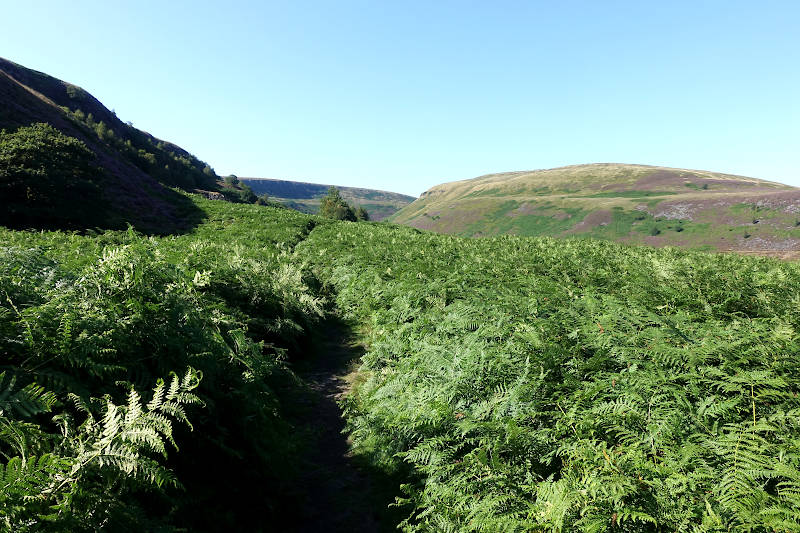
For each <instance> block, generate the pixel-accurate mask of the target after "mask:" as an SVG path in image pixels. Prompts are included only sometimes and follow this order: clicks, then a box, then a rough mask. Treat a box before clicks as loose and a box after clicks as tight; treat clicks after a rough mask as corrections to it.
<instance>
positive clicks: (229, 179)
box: [225, 174, 239, 186]
mask: <svg viewBox="0 0 800 533" xmlns="http://www.w3.org/2000/svg"><path fill="white" fill-rule="evenodd" d="M225 184H226V185H232V186H233V185H238V184H239V178H238V177H236V175H235V174H230V175H228V176H225Z"/></svg>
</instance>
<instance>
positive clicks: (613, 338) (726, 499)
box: [298, 225, 800, 532]
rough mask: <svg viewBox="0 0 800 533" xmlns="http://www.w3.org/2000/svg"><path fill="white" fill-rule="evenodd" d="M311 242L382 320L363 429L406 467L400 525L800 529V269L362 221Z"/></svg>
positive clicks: (363, 314) (356, 417)
mask: <svg viewBox="0 0 800 533" xmlns="http://www.w3.org/2000/svg"><path fill="white" fill-rule="evenodd" d="M364 243H366V244H367V245H366V246H364V245H363V244H364ZM298 249H299V251H300V252H301V253H302V254H303V256H304V257H308V258H309V260H312V261H314V267H315V272H317V275H318V277H320V278H321V279H325V280H327V281H328V282H329V283H330V284H331V285H332V287H333V288H334V289H335V291H336V301H337V305H338V307H339V309H340V310H341V312H343V313H344V314H345V315H346V316H347V317H349V318H350V319H351V320H354V321H356V322H358V323H361V324H363V325H364V327H365V328H366V331H367V335H368V340H369V343H370V346H371V349H370V351H369V352H368V353H367V354H366V355H365V356H364V358H363V362H364V366H363V367H362V376H363V379H362V382H361V383H360V385H359V386H358V387H357V389H356V390H355V392H354V393H353V394H352V395H351V396H350V397H349V399H348V402H347V404H346V405H347V412H348V414H349V430H350V432H351V435H352V438H353V439H354V441H355V443H356V446H357V448H358V449H359V450H360V451H361V452H362V453H364V454H366V455H368V456H370V457H371V458H372V459H373V460H374V461H375V462H376V463H377V464H381V465H383V466H384V467H385V468H388V469H395V470H397V471H401V472H405V475H406V478H407V480H408V481H407V483H406V484H405V485H404V486H403V490H404V495H405V497H404V498H403V499H401V504H402V505H404V506H405V508H406V510H407V511H408V512H409V517H408V519H407V520H406V521H405V522H404V523H403V524H402V526H403V530H405V531H784V532H788V531H797V530H798V528H800V521H799V520H798V518H799V517H798V513H797V509H798V508H800V499H798V494H800V419H798V412H799V411H798V410H799V409H800V399H799V397H798V395H799V393H800V390H798V389H800V382H799V381H798V376H800V368H799V367H798V365H800V362H799V361H800V359H798V357H797V350H798V345H797V328H798V327H800V323H798V319H797V314H796V312H795V310H794V306H795V304H794V303H793V302H795V301H796V300H797V299H798V298H800V271H798V267H797V266H796V265H792V264H780V263H776V262H772V261H766V260H753V259H747V258H740V257H736V256H730V255H706V254H701V253H693V252H683V251H678V250H675V249H664V250H656V249H652V248H632V247H625V246H621V245H617V244H612V243H604V242H600V241H580V240H569V241H555V240H552V239H526V238H515V237H503V238H497V239H479V240H465V239H460V238H455V237H448V236H441V235H432V234H425V233H420V232H416V231H414V230H410V229H409V230H401V229H399V228H396V227H376V226H363V225H350V226H347V227H342V226H325V227H320V228H317V229H315V230H314V231H313V232H312V233H311V235H310V236H309V238H308V239H307V240H306V241H304V242H303V243H301V244H300V245H299V247H298Z"/></svg>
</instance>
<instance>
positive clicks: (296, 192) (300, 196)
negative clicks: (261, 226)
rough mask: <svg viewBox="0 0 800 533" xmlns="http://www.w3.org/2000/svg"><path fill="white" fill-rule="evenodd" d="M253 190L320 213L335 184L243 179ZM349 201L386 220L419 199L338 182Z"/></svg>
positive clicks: (379, 218)
mask: <svg viewBox="0 0 800 533" xmlns="http://www.w3.org/2000/svg"><path fill="white" fill-rule="evenodd" d="M241 181H243V182H244V183H246V184H247V185H248V186H249V187H250V188H251V189H253V192H254V193H255V194H258V195H262V194H266V195H268V196H270V197H271V198H273V199H275V200H278V201H280V202H283V203H284V204H286V205H288V206H289V207H291V208H293V209H297V210H298V211H302V212H304V213H317V212H318V211H319V204H320V200H321V199H322V198H323V197H324V196H325V195H326V194H327V193H328V188H329V187H331V185H320V184H318V183H305V182H302V181H289V180H276V179H269V178H241ZM335 187H336V188H337V189H339V192H340V193H341V195H342V197H343V198H344V199H345V201H347V202H348V203H349V204H351V205H354V206H359V207H363V208H364V209H366V210H367V211H368V212H369V216H370V219H372V220H383V219H385V218H388V217H389V216H391V215H393V214H395V213H396V212H398V211H399V210H400V209H402V208H403V207H405V206H407V205H408V204H410V203H411V202H413V201H414V200H416V198H414V197H413V196H407V195H405V194H399V193H396V192H387V191H378V190H375V189H362V188H359V187H340V186H338V185H335Z"/></svg>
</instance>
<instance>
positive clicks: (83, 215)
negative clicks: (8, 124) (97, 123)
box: [0, 123, 106, 229]
mask: <svg viewBox="0 0 800 533" xmlns="http://www.w3.org/2000/svg"><path fill="white" fill-rule="evenodd" d="M94 160H95V155H94V153H93V152H92V151H91V150H89V148H87V147H86V145H85V144H84V143H82V142H81V141H79V140H78V139H75V138H74V137H69V136H67V135H64V134H63V133H61V132H59V131H58V130H56V129H55V128H53V127H52V126H50V125H48V124H44V123H39V124H34V125H32V126H29V127H23V128H20V129H19V130H17V131H16V132H14V133H9V132H6V131H5V130H4V131H2V132H0V207H2V209H0V224H4V225H6V226H9V227H16V228H26V227H36V228H52V227H64V228H68V229H82V228H87V227H91V226H93V225H99V224H102V223H103V220H104V218H105V216H104V213H105V211H106V208H105V205H106V202H105V201H104V198H103V188H102V186H103V181H104V178H103V174H102V173H101V171H100V170H99V168H98V167H96V166H95V165H94Z"/></svg>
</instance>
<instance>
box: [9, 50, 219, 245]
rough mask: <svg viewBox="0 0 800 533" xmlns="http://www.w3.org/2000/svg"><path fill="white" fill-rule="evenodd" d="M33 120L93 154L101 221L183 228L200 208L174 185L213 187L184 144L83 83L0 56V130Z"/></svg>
mask: <svg viewBox="0 0 800 533" xmlns="http://www.w3.org/2000/svg"><path fill="white" fill-rule="evenodd" d="M36 123H47V124H50V125H51V126H53V127H54V128H56V129H57V130H58V131H59V132H61V133H62V134H64V135H66V136H68V137H72V138H75V139H77V140H79V141H80V142H82V143H83V144H85V145H86V147H87V148H88V149H89V150H90V151H91V152H92V153H93V154H94V161H93V164H94V165H95V166H97V167H99V168H100V169H101V171H102V173H103V174H104V176H105V178H106V179H105V180H104V196H103V200H102V201H101V202H100V204H99V205H98V208H102V209H104V210H105V211H107V212H108V213H110V215H109V217H107V218H106V219H105V220H104V221H103V223H102V224H100V226H102V227H107V228H124V227H125V225H126V224H127V223H130V224H133V225H134V226H135V227H136V228H137V229H139V230H140V231H144V232H148V233H169V232H173V231H182V230H185V229H188V228H190V227H192V226H194V225H195V224H196V223H197V220H198V219H199V218H200V217H201V216H202V211H201V210H200V209H198V208H197V206H196V205H195V204H193V203H192V202H189V201H187V200H186V198H185V197H184V196H182V195H180V194H178V193H176V192H174V191H173V190H172V189H171V187H180V188H183V189H187V190H191V189H194V188H204V189H205V188H216V184H215V179H216V175H215V174H214V171H213V170H212V169H211V168H210V167H208V165H206V164H205V163H203V162H201V161H200V160H198V159H197V158H195V157H194V156H192V155H191V154H189V153H188V152H186V151H185V150H183V149H181V148H179V147H177V146H175V145H173V144H170V143H166V142H164V141H161V140H159V139H156V138H155V137H153V136H151V135H150V134H148V133H146V132H143V131H140V130H138V129H136V128H134V127H132V126H130V125H129V124H125V123H123V122H122V121H120V120H119V119H118V118H117V117H116V115H115V114H114V113H113V112H112V111H110V110H108V109H107V108H106V107H105V106H103V104H101V103H100V102H99V101H98V100H97V99H95V98H94V97H93V96H92V95H90V94H89V93H88V92H86V91H85V90H83V89H81V88H80V87H77V86H75V85H72V84H70V83H67V82H64V81H61V80H58V79H56V78H53V77H51V76H48V75H47V74H43V73H41V72H37V71H34V70H31V69H27V68H25V67H23V66H21V65H18V64H16V63H13V62H11V61H8V60H5V59H2V58H0V129H5V130H6V131H7V132H15V131H17V130H18V129H19V128H23V127H27V126H30V125H31V124H36ZM2 200H3V199H2V198H0V201H2ZM4 223H6V224H7V225H8V224H11V225H13V221H11V222H9V221H4ZM34 227H35V225H34Z"/></svg>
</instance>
